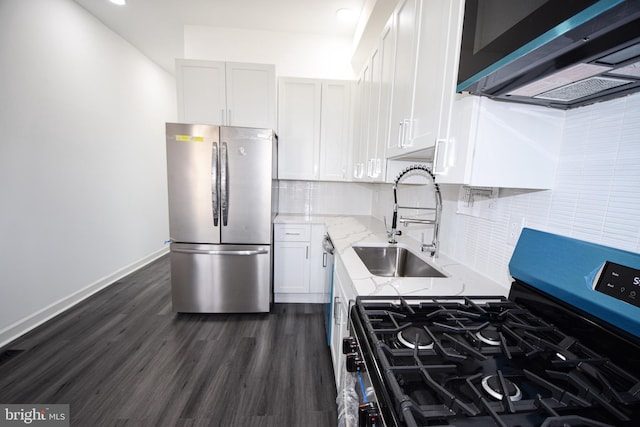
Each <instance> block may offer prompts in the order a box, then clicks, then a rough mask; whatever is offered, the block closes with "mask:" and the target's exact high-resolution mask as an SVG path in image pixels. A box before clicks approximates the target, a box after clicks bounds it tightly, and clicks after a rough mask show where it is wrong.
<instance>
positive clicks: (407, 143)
mask: <svg viewBox="0 0 640 427" xmlns="http://www.w3.org/2000/svg"><path fill="white" fill-rule="evenodd" d="M411 145H412V144H411V121H410V120H409V119H404V121H403V124H402V145H401V148H406V147H411Z"/></svg>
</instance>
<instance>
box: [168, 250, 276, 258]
mask: <svg viewBox="0 0 640 427" xmlns="http://www.w3.org/2000/svg"><path fill="white" fill-rule="evenodd" d="M171 251H172V252H176V253H179V254H199V255H240V256H246V255H262V254H268V253H269V250H268V249H255V250H248V251H224V250H210V251H208V250H201V249H182V248H178V249H172V250H171Z"/></svg>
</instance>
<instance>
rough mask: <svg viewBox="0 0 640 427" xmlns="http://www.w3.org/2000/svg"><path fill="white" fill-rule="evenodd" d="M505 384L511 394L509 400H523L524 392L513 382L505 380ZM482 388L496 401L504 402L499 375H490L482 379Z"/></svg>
mask: <svg viewBox="0 0 640 427" xmlns="http://www.w3.org/2000/svg"><path fill="white" fill-rule="evenodd" d="M504 383H505V386H506V389H507V393H508V394H509V400H511V401H512V402H515V401H518V400H520V399H522V392H521V391H520V389H519V388H518V386H517V385H515V384H514V383H513V382H511V381H509V380H508V379H506V378H504ZM482 388H483V390H484V391H486V392H487V394H488V395H489V396H491V397H493V398H494V399H496V400H502V397H503V395H502V387H500V379H499V378H498V376H497V375H489V376H486V377H484V378H482Z"/></svg>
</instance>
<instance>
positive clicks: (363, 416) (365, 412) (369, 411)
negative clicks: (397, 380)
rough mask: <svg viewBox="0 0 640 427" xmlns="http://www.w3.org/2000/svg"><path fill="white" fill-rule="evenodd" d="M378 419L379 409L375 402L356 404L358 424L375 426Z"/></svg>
mask: <svg viewBox="0 0 640 427" xmlns="http://www.w3.org/2000/svg"><path fill="white" fill-rule="evenodd" d="M378 421H380V411H379V410H378V405H376V403H375V402H369V403H363V404H361V405H360V406H358V425H359V426H367V427H369V426H377V425H378Z"/></svg>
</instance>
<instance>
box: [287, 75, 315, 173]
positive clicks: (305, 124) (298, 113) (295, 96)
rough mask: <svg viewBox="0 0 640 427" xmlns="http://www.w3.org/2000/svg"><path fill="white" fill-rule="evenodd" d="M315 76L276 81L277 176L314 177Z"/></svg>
mask: <svg viewBox="0 0 640 427" xmlns="http://www.w3.org/2000/svg"><path fill="white" fill-rule="evenodd" d="M321 91H322V83H321V82H320V81H319V80H312V79H298V78H280V79H279V81H278V178H280V179H299V180H314V179H317V178H318V175H319V172H320V164H319V155H320V108H321V106H322V98H321Z"/></svg>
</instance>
